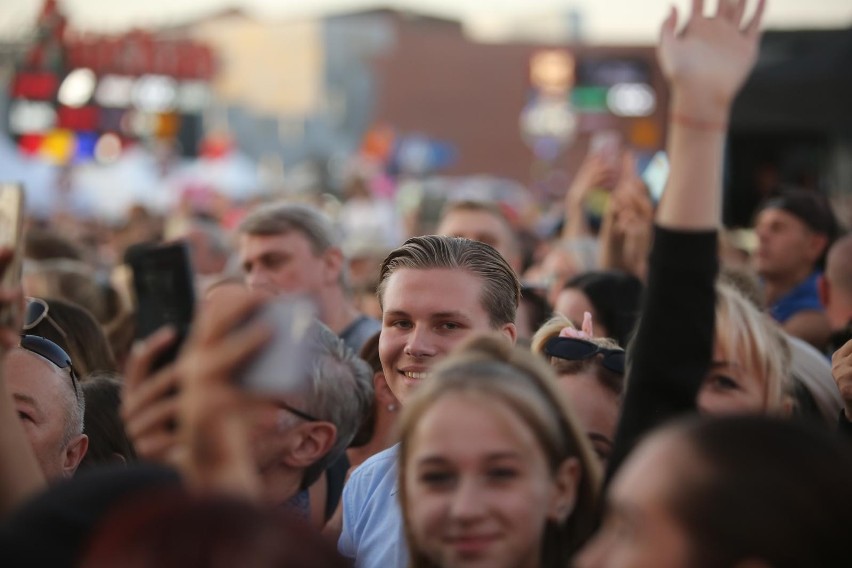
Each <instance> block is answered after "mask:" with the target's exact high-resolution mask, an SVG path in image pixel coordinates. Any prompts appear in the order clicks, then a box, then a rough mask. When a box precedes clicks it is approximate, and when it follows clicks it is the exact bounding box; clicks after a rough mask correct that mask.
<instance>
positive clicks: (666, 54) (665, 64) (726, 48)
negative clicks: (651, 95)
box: [658, 0, 766, 118]
mask: <svg viewBox="0 0 852 568" xmlns="http://www.w3.org/2000/svg"><path fill="white" fill-rule="evenodd" d="M746 3H747V2H746V0H719V6H718V10H717V12H716V14H715V16H712V17H708V16H705V15H704V1H703V0H692V14H691V15H690V17H689V19H688V20H687V22H686V26H685V27H684V28H683V30H682V31H681V32H679V33H678V32H677V25H678V14H677V9H676V8H674V7H672V10H671V14H670V15H669V17H668V18H667V19H666V20H665V21H664V22H663V26H662V30H661V34H660V36H661V37H660V45H659V48H658V58H659V62H660V67H661V68H662V71H663V74H664V75H665V76H666V78H667V80H668V81H669V83H670V84H671V86H672V88H673V89H674V91H675V93H674V95H675V98H677V93H678V91H684V92H686V93H688V94H689V96H691V97H701V98H702V99H703V100H704V101H706V102H707V103H712V105H711V106H712V107H715V108H716V109H717V110H719V111H722V112H725V113H726V112H727V109H728V107H729V105H730V103H731V101H732V100H733V98H734V96H735V95H736V93H737V91H738V90H739V88H740V87H741V86H742V84H743V83H744V82H745V79H746V77H747V76H748V74H749V73H750V72H751V69H752V67H753V66H754V62H755V60H756V59H757V52H758V40H759V37H760V21H761V19H762V16H763V11H764V8H765V5H766V2H765V0H758V2H757V8H756V9H755V14H754V16H753V17H752V18H751V20H750V21H748V22H747V23H746V22H744V19H743V16H744V13H745V8H746ZM696 118H701V117H696Z"/></svg>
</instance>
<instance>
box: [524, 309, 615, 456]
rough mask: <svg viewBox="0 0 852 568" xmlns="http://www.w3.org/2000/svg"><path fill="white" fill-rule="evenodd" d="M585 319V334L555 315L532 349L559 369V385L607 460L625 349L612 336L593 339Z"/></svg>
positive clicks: (590, 440)
mask: <svg viewBox="0 0 852 568" xmlns="http://www.w3.org/2000/svg"><path fill="white" fill-rule="evenodd" d="M586 317H587V325H586V327H587V331H586V332H581V331H578V330H575V329H574V326H573V325H571V322H570V321H569V320H568V318H566V317H565V316H562V315H556V316H554V317H552V318H551V319H550V320H548V321H547V322H546V323H545V324H544V325H542V326H541V327H540V328H539V329H538V331H536V333H535V335H534V336H533V339H532V345H531V346H530V347H531V349H532V351H533V353H537V354H539V355H542V356H544V357H545V358H546V359H547V362H548V363H549V364H550V366H551V367H552V368H553V370H554V371H555V372H556V375H557V377H558V385H559V389H560V390H561V391H562V393H563V394H564V395H565V396H566V398H567V399H568V404H569V405H570V406H571V410H572V411H573V412H574V416H576V417H577V421H578V423H579V424H580V426H581V427H582V428H583V430H584V431H585V432H586V436H587V437H588V438H589V442H590V443H591V445H592V448H593V449H594V451H595V453H596V454H597V456H598V458H599V459H600V460H601V462H602V463H604V464H605V463H606V461H607V459H608V458H609V453H610V452H611V451H612V444H613V440H614V438H615V428H616V426H617V424H618V413H619V410H620V408H621V394H622V391H623V390H624V365H625V357H624V349H621V348H620V347H619V346H618V344H617V343H616V342H615V341H614V340H612V339H607V338H604V337H592V335H591V333H588V331H591V330H590V329H589V328H588V322H589V319H588V317H589V316H586Z"/></svg>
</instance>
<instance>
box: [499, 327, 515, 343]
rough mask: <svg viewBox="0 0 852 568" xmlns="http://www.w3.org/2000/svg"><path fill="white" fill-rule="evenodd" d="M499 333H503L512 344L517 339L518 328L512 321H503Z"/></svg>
mask: <svg viewBox="0 0 852 568" xmlns="http://www.w3.org/2000/svg"><path fill="white" fill-rule="evenodd" d="M500 333H501V334H502V335H504V336H505V337H506V338H507V339H508V340H509V341H510V342H511V343H512V345H514V344H515V342H516V341H517V340H518V328H516V327H515V324H514V323H504V324H503V326H502V327H500Z"/></svg>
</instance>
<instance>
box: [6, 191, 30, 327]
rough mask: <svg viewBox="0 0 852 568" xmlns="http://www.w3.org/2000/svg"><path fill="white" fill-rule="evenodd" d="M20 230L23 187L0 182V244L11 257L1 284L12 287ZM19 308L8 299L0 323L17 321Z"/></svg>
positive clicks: (19, 251)
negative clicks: (8, 251)
mask: <svg viewBox="0 0 852 568" xmlns="http://www.w3.org/2000/svg"><path fill="white" fill-rule="evenodd" d="M23 232H24V188H23V187H22V186H21V185H20V184H15V183H3V184H0V248H5V249H10V250H11V251H12V259H11V261H10V262H9V265H8V266H7V267H6V270H5V272H3V278H2V285H3V287H4V288H6V289H9V288H15V287H17V286H19V285H20V283H21V266H22V263H23V256H24V251H23V239H22V236H23ZM20 309H21V306H19V305H18V304H17V303H16V302H12V303H10V304H9V305H7V306H5V307H4V308H3V309H2V310H0V326H2V327H13V326H16V325H19V323H20V317H19V316H20V313H19V312H20Z"/></svg>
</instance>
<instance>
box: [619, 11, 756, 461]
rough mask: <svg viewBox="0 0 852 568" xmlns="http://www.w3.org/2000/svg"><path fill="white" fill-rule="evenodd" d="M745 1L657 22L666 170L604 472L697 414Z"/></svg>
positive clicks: (751, 41)
mask: <svg viewBox="0 0 852 568" xmlns="http://www.w3.org/2000/svg"><path fill="white" fill-rule="evenodd" d="M745 7H746V2H745V0H738V1H729V0H720V2H719V9H718V11H717V13H716V14H715V15H714V16H712V17H707V16H704V15H703V11H704V3H703V2H702V1H700V0H693V2H692V15H691V16H690V18H689V20H688V21H687V23H686V26H685V27H684V29H683V30H682V31H681V32H678V31H677V25H678V17H677V11H676V10H675V9H672V12H671V14H670V16H669V17H668V18H667V19H666V21H665V22H664V23H663V27H662V32H661V38H660V47H659V60H660V65H661V67H662V69H663V73H664V74H665V76H666V78H667V80H668V82H669V85H670V87H671V92H672V102H671V109H670V117H669V136H668V151H669V156H670V161H671V173H670V176H669V180H668V184H667V186H666V190H665V192H664V194H663V198H662V201H661V203H660V205H659V207H658V209H657V217H656V223H657V228H656V234H655V238H654V245H653V248H652V252H651V259H650V261H649V273H648V287H647V290H646V299H645V303H644V306H643V311H642V316H641V320H640V324H639V329H638V331H637V333H636V341H635V345H634V348H633V351H632V364H631V368H630V377H629V379H628V382H627V384H628V387H627V392H626V394H625V398H624V403H623V408H622V414H621V419H620V421H619V426H618V430H617V434H616V441H615V447H614V449H613V454H612V457H611V458H610V462H609V471H608V478H611V477H612V475H613V474H614V472H615V470H616V469H617V468H618V466H619V464H620V462H621V461H622V460H623V459H624V458H625V457H626V456H627V454H628V453H629V452H630V450H631V449H632V448H633V446H634V445H635V444H636V442H637V441H638V440H639V438H641V436H642V435H643V434H645V433H646V432H648V431H649V430H650V429H652V428H654V427H655V426H657V425H659V424H661V423H663V422H665V421H666V420H668V419H670V418H673V417H675V416H678V415H680V414H684V413H688V412H694V411H695V404H696V403H695V398H696V396H697V394H698V390H699V388H700V386H701V382H702V380H703V378H704V376H705V374H706V372H707V369H708V368H709V365H710V362H711V359H712V353H713V337H714V306H715V292H714V283H715V278H716V274H717V272H718V260H717V250H716V249H717V245H716V243H717V238H716V229H717V227H718V226H719V225H720V223H721V201H722V184H721V171H722V152H723V146H724V138H725V132H726V130H727V121H728V115H729V113H730V107H731V103H732V100H733V98H734V95H735V94H736V92H737V90H738V89H739V88H740V86H741V85H742V83H743V82H744V81H745V79H746V77H747V76H748V73H749V71H750V70H751V68H752V66H753V65H754V61H755V58H756V55H757V44H758V39H759V32H758V29H759V25H760V19H761V16H762V13H763V9H764V2H763V0H760V1H759V2H758V3H757V8H756V11H755V15H754V16H753V17H752V19H751V20H750V21H749V22H748V23H744V22H743V14H744V11H745Z"/></svg>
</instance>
